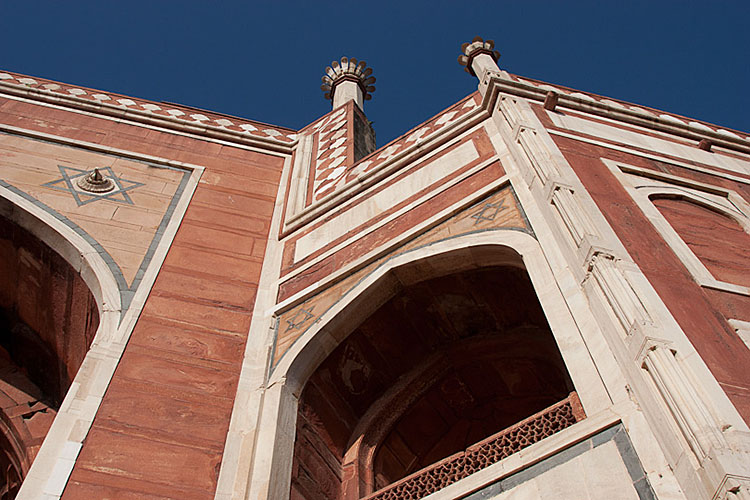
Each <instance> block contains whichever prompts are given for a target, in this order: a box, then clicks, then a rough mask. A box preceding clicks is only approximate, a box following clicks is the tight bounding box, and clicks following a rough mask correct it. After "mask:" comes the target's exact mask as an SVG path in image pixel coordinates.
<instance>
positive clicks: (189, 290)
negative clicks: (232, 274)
mask: <svg viewBox="0 0 750 500" xmlns="http://www.w3.org/2000/svg"><path fill="white" fill-rule="evenodd" d="M254 285H255V284H254V283H248V282H245V281H240V280H232V279H225V278H220V277H217V276H211V275H201V274H197V273H195V272H189V271H178V270H170V271H162V272H161V273H159V277H158V278H157V281H156V286H155V287H154V291H153V292H152V293H153V294H154V295H155V296H159V297H177V298H180V299H189V300H192V301H194V302H197V303H202V304H206V305H217V306H219V307H228V308H235V309H240V310H244V311H248V312H250V311H252V307H253V304H254V303H255V294H256V287H255V286H254Z"/></svg>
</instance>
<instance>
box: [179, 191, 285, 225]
mask: <svg viewBox="0 0 750 500" xmlns="http://www.w3.org/2000/svg"><path fill="white" fill-rule="evenodd" d="M202 187H203V186H200V187H199V189H198V190H196V192H195V194H194V195H193V200H192V203H191V205H192V204H193V203H194V204H196V205H199V206H205V207H209V208H218V209H220V210H224V211H228V212H232V213H237V214H240V215H245V214H254V215H255V216H257V217H269V218H270V217H271V215H272V214H273V206H274V198H268V197H261V196H258V197H254V196H247V195H241V194H236V193H227V192H223V191H220V190H218V189H201V188H202Z"/></svg>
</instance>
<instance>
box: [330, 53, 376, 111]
mask: <svg viewBox="0 0 750 500" xmlns="http://www.w3.org/2000/svg"><path fill="white" fill-rule="evenodd" d="M371 74H372V68H368V67H367V63H366V62H364V61H359V62H357V60H356V59H355V58H353V57H352V58H348V57H342V58H341V63H339V62H338V61H333V62H332V63H331V65H330V66H328V67H327V68H326V74H325V75H324V76H323V85H321V86H320V88H321V90H323V92H324V94H323V97H325V98H326V99H329V100H331V101H332V102H333V107H334V108H335V107H338V106H339V105H341V104H343V103H344V102H346V101H347V100H350V99H354V100H355V101H358V102H357V104H359V106H360V107H362V102H361V100H365V101H369V100H370V99H372V95H371V94H372V92H375V86H374V85H373V84H374V83H375V77H374V76H370V75H371ZM344 82H353V83H354V84H356V86H357V87H358V88H359V92H347V93H346V94H347V96H346V97H345V98H339V97H337V96H336V91H337V89H339V90H340V86H341V84H343V83H344ZM353 94H356V95H353ZM358 98H359V99H358Z"/></svg>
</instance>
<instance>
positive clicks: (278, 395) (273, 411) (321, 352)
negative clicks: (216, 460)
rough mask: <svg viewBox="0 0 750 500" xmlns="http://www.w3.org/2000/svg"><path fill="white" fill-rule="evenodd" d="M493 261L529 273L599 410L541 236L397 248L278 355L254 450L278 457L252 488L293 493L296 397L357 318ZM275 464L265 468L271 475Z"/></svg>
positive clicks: (564, 353)
mask: <svg viewBox="0 0 750 500" xmlns="http://www.w3.org/2000/svg"><path fill="white" fill-rule="evenodd" d="M491 267H502V268H512V269H517V270H522V271H523V273H524V274H526V273H528V280H529V282H530V286H531V289H532V290H533V293H534V294H536V297H537V298H538V300H539V304H540V305H541V310H542V311H543V315H544V317H545V318H546V321H547V324H548V325H549V329H550V331H551V333H552V336H553V337H554V341H553V342H554V343H555V344H556V346H557V349H559V355H560V356H561V358H562V362H563V365H564V366H566V367H567V370H568V371H569V375H570V379H571V380H572V385H573V386H574V387H576V388H577V387H583V388H584V389H583V391H582V392H581V393H580V395H581V400H582V401H583V407H584V408H587V407H588V408H591V409H592V410H594V411H595V409H598V407H599V406H601V404H602V401H606V400H608V397H607V396H606V391H605V390H604V387H603V385H602V384H601V380H600V378H599V376H598V374H597V373H596V370H595V368H594V366H593V363H592V361H591V358H590V356H589V353H588V352H587V351H586V349H585V348H584V349H580V348H574V346H580V345H581V344H582V343H583V342H582V339H581V337H580V332H579V331H578V328H577V326H576V325H575V323H574V321H573V319H572V316H571V314H570V312H569V311H568V309H567V306H566V305H565V299H564V298H563V294H562V293H561V290H560V288H559V287H558V284H557V282H556V281H555V279H554V276H553V275H552V273H551V270H550V266H549V264H548V263H547V262H546V258H545V257H544V255H543V253H542V251H541V248H540V247H539V244H538V242H537V241H536V240H535V239H534V238H533V237H532V236H531V235H529V234H527V233H524V232H520V231H511V230H490V231H485V232H480V233H474V234H469V235H464V236H459V237H455V238H450V239H446V240H443V241H439V242H436V243H433V244H429V245H426V246H424V247H421V248H417V249H414V250H411V251H408V252H405V253H403V254H399V255H396V256H395V257H393V258H392V259H390V260H388V261H387V262H386V263H384V265H382V266H380V267H379V268H377V269H376V270H374V271H373V272H372V273H370V274H369V275H367V276H366V277H364V278H363V279H362V280H361V281H360V282H359V283H357V284H356V285H355V286H354V288H353V289H352V290H351V291H350V292H349V293H347V294H346V295H344V297H342V299H340V300H339V301H338V302H337V303H336V304H335V305H334V306H332V307H331V308H330V309H329V310H328V311H327V312H326V313H325V314H323V316H322V317H321V318H320V319H319V321H318V323H317V324H316V325H315V326H314V327H312V328H310V329H309V330H308V331H306V332H305V334H304V335H303V336H302V337H300V338H299V339H298V340H297V342H295V344H294V345H292V347H291V348H290V349H289V351H287V353H286V355H285V356H284V357H283V358H282V359H280V360H279V363H278V364H277V365H276V366H275V367H274V369H273V371H272V372H271V374H270V376H269V381H268V387H269V392H268V393H267V395H266V403H264V409H263V416H262V417H261V428H260V432H261V434H260V435H259V437H258V440H257V441H256V452H255V454H256V456H258V454H259V453H263V451H262V450H263V449H264V448H263V447H264V446H266V445H268V446H271V447H273V453H272V457H271V459H270V460H266V459H264V460H263V465H264V466H265V465H266V464H268V465H270V464H274V466H273V469H275V471H274V479H273V480H272V481H270V482H268V481H267V480H264V479H263V478H262V477H261V476H262V475H263V474H264V472H263V469H265V467H264V466H262V467H256V469H255V470H254V472H253V475H252V478H251V480H250V485H251V488H256V487H258V486H259V485H260V487H261V488H263V487H264V486H263V485H265V487H267V488H268V493H267V494H268V495H270V497H274V498H276V497H278V498H283V497H284V496H285V495H288V492H289V484H290V483H289V481H290V471H291V464H292V447H293V442H294V435H295V434H294V433H295V431H294V424H293V423H294V421H295V419H296V417H294V416H293V415H295V414H296V412H297V404H298V401H299V397H300V395H301V393H302V390H303V389H304V387H305V384H306V383H307V381H308V380H309V378H310V376H311V375H312V374H313V373H314V372H315V370H316V369H317V368H318V367H319V366H320V365H321V363H322V362H323V361H324V360H325V359H326V358H327V357H328V356H329V355H330V354H331V353H332V352H333V351H334V350H335V349H336V348H337V347H338V346H339V345H341V343H342V342H343V341H344V340H345V339H346V337H347V336H348V335H349V334H350V333H351V332H352V330H353V329H354V328H355V327H356V326H357V325H359V324H360V323H361V322H362V321H363V320H364V319H365V318H367V317H369V316H370V315H371V314H372V313H373V312H374V311H375V310H377V309H378V308H379V307H380V306H382V305H383V304H385V303H386V302H387V301H388V300H389V299H391V298H392V297H393V296H394V295H396V294H397V293H398V292H399V291H400V290H402V289H403V288H404V287H407V286H410V285H414V284H418V283H420V282H422V281H424V280H426V279H429V278H436V277H440V276H446V275H450V274H455V273H460V272H464V271H470V270H480V269H483V268H491ZM592 381H594V382H593V383H592ZM268 403H271V404H268ZM587 411H588V410H587ZM269 419H270V420H269ZM264 422H265V424H264ZM266 424H267V425H268V427H267V426H266ZM271 443H273V444H271ZM263 455H264V456H266V457H267V454H265V453H263ZM271 470H272V469H271V468H269V469H266V471H267V473H269V474H270V473H271ZM279 471H282V472H281V474H283V475H284V477H283V478H282V477H280V476H279ZM251 494H252V493H251Z"/></svg>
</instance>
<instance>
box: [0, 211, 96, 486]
mask: <svg viewBox="0 0 750 500" xmlns="http://www.w3.org/2000/svg"><path fill="white" fill-rule="evenodd" d="M98 326H99V311H98V307H97V304H96V301H95V299H94V297H93V295H92V293H91V291H90V290H89V288H88V286H87V285H86V283H85V282H84V281H83V279H82V278H81V276H80V274H79V273H78V272H77V271H76V270H75V269H73V268H72V267H71V266H70V264H68V262H67V261H65V259H63V258H62V257H61V256H60V255H59V254H57V253H56V252H55V251H54V250H53V249H51V248H50V247H49V246H48V245H47V244H45V243H44V242H42V241H41V240H40V239H39V238H37V237H36V236H34V235H33V234H32V233H30V232H29V231H27V230H26V229H24V228H23V227H21V226H19V225H18V224H16V223H15V222H13V221H11V220H9V219H7V218H3V217H0V469H1V470H0V500H10V499H12V498H14V497H15V494H16V492H17V490H18V487H19V486H20V482H21V481H22V479H23V477H24V475H25V474H26V472H27V471H28V468H29V467H30V466H31V463H32V461H33V459H34V457H35V456H36V453H37V451H38V449H39V447H40V446H41V444H42V441H43V440H44V437H45V436H46V434H47V431H48V430H49V427H50V425H51V424H52V421H53V419H54V416H55V414H56V410H57V409H58V408H59V406H60V403H61V402H62V400H63V398H64V397H65V394H66V392H67V391H68V389H69V387H70V384H71V382H72V381H73V377H75V374H76V372H77V371H78V368H79V367H80V366H81V363H83V359H84V357H85V356H86V352H87V351H88V348H89V346H90V345H91V342H92V341H93V338H94V335H95V333H96V330H97V328H98Z"/></svg>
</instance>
